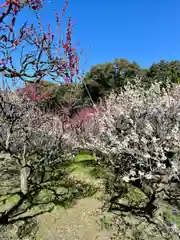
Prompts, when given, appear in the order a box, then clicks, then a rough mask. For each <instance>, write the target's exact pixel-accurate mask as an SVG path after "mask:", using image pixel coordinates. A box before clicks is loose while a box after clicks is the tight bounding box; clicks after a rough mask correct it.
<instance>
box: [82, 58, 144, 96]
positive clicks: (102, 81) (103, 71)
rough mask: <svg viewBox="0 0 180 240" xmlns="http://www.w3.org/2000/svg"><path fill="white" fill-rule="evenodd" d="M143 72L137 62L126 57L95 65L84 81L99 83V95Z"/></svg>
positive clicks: (120, 85) (122, 84)
mask: <svg viewBox="0 0 180 240" xmlns="http://www.w3.org/2000/svg"><path fill="white" fill-rule="evenodd" d="M141 74H142V73H141V68H140V67H139V65H138V64H137V63H136V62H132V63H130V62H129V61H128V60H126V59H115V60H114V62H106V63H104V64H97V65H95V66H93V67H92V68H91V70H90V71H89V72H88V73H87V74H86V76H85V78H84V81H85V82H86V83H89V85H91V84H93V85H94V82H96V83H98V84H99V89H100V90H99V95H101V94H102V92H107V91H109V90H111V89H115V88H119V87H122V86H124V85H125V84H126V83H127V82H128V81H133V80H134V78H135V77H136V76H137V75H138V76H140V75H141ZM90 81H91V82H92V83H91V82H90Z"/></svg>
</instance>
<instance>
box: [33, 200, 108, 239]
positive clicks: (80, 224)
mask: <svg viewBox="0 0 180 240" xmlns="http://www.w3.org/2000/svg"><path fill="white" fill-rule="evenodd" d="M101 204H102V203H101V202H100V201H99V200H97V199H94V198H85V199H81V200H79V201H78V202H77V204H76V205H75V206H74V207H73V208H69V209H67V210H59V211H57V210H56V211H55V212H52V213H51V214H49V213H48V214H44V215H41V216H39V217H38V222H39V232H38V233H37V235H36V237H37V239H38V240H40V239H41V240H49V239H51V240H108V239H110V232H107V231H106V230H102V229H101V227H100V225H99V224H98V220H99V217H98V212H100V207H101Z"/></svg>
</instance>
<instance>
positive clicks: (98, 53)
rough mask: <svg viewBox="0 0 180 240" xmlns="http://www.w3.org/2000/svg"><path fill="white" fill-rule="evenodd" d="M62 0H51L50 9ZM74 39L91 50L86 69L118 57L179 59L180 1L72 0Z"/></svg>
mask: <svg viewBox="0 0 180 240" xmlns="http://www.w3.org/2000/svg"><path fill="white" fill-rule="evenodd" d="M60 2H63V0H52V3H51V4H49V5H51V8H53V7H57V6H58V5H61V4H60ZM68 14H71V15H72V17H73V19H74V20H75V21H76V23H77V24H76V28H75V35H74V37H75V39H80V41H81V45H82V47H84V48H85V49H86V51H88V49H89V43H91V50H90V55H89V57H88V63H87V68H86V69H88V68H89V67H90V66H92V65H93V64H96V63H103V62H105V61H111V60H113V59H114V58H115V57H117V58H127V59H128V60H135V61H137V62H138V63H139V64H140V65H141V66H142V67H148V66H150V65H151V64H152V62H157V61H159V60H160V59H162V58H164V59H165V60H174V59H180V1H179V0H171V1H170V0H146V1H144V0H110V1H108V0H90V1H87V0H70V5H69V9H68Z"/></svg>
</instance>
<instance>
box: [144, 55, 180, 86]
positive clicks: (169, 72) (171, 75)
mask: <svg viewBox="0 0 180 240" xmlns="http://www.w3.org/2000/svg"><path fill="white" fill-rule="evenodd" d="M145 76H146V77H147V78H148V79H149V82H150V84H151V83H153V82H161V85H162V86H166V84H167V83H170V84H172V83H179V81H180V61H165V60H161V61H160V62H159V63H153V64H152V66H150V68H149V69H148V70H147V72H146V75H145Z"/></svg>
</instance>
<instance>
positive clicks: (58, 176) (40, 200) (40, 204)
mask: <svg viewBox="0 0 180 240" xmlns="http://www.w3.org/2000/svg"><path fill="white" fill-rule="evenodd" d="M69 165H70V163H68V164H67V163H66V164H65V163H64V165H63V163H62V162H59V163H57V164H53V166H51V167H50V166H48V167H46V166H44V167H43V168H42V169H40V168H39V169H34V171H32V172H31V178H30V179H29V189H28V192H27V194H23V193H22V192H21V191H20V188H19V180H18V177H19V171H18V170H17V171H14V170H12V169H11V170H10V172H8V169H6V171H5V170H4V171H3V175H0V176H3V177H2V178H0V182H1V184H2V185H3V187H2V188H1V192H0V226H1V227H3V226H4V227H5V226H9V225H16V226H18V229H17V235H18V237H19V239H21V238H22V236H23V237H24V236H25V235H31V233H33V234H35V233H36V232H37V230H38V227H37V222H36V217H37V216H39V215H41V214H44V213H48V212H49V213H50V212H52V211H53V209H54V208H55V206H61V207H63V208H68V207H72V206H73V205H74V204H75V203H76V200H77V199H81V198H84V197H86V196H91V195H93V194H94V193H95V192H96V191H97V189H96V188H95V187H94V186H93V185H91V184H89V183H84V182H83V181H80V180H76V179H75V178H73V177H72V175H71V173H70V172H69V171H70V170H69V168H68V166H69ZM5 173H7V174H5ZM10 175H11V178H9V177H10ZM3 182H5V183H6V184H5V186H4V184H3ZM13 182H14V187H13V185H12V183H13ZM8 183H9V185H8ZM35 222H36V223H35ZM19 223H23V224H20V226H19Z"/></svg>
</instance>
